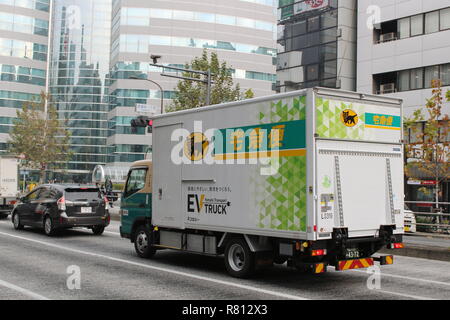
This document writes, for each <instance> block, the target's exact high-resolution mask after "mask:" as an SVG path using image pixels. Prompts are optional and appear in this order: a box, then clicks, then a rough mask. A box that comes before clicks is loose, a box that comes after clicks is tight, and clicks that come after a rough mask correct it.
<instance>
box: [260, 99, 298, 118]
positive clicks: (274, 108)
mask: <svg viewBox="0 0 450 320" xmlns="http://www.w3.org/2000/svg"><path fill="white" fill-rule="evenodd" d="M305 119H306V96H302V97H299V98H294V99H293V100H288V101H286V100H280V101H279V102H278V103H275V102H272V103H271V105H270V110H269V111H266V110H262V111H260V113H259V121H260V124H269V123H279V122H288V121H299V120H305Z"/></svg>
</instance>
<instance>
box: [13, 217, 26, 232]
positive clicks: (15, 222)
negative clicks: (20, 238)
mask: <svg viewBox="0 0 450 320" xmlns="http://www.w3.org/2000/svg"><path fill="white" fill-rule="evenodd" d="M12 221H13V225H14V229H16V230H23V229H24V225H23V224H22V223H21V222H20V216H19V214H18V213H13V216H12Z"/></svg>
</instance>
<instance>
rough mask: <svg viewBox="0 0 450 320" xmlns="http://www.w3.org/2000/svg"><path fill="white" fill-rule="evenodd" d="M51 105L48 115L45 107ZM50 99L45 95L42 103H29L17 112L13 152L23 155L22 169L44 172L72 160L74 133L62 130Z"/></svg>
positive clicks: (41, 99) (13, 133)
mask: <svg viewBox="0 0 450 320" xmlns="http://www.w3.org/2000/svg"><path fill="white" fill-rule="evenodd" d="M46 104H47V114H45V106H46ZM61 124H62V123H61V122H60V121H59V119H58V113H57V111H56V108H55V106H54V105H53V104H52V103H51V99H50V96H49V95H46V94H45V93H41V95H40V100H39V101H32V102H26V103H24V105H23V106H22V109H21V110H18V111H17V119H16V120H15V121H14V127H13V129H12V131H11V134H10V141H9V144H10V150H9V151H10V152H11V153H12V154H16V155H18V156H19V155H23V156H25V159H24V160H23V163H22V166H23V167H26V168H29V169H37V170H40V172H41V183H43V182H44V180H45V171H46V170H49V169H57V168H59V167H60V165H62V164H64V163H66V162H67V161H69V160H70V158H71V156H72V153H71V151H70V147H69V139H70V132H69V131H68V130H66V129H65V128H63V127H62V126H61Z"/></svg>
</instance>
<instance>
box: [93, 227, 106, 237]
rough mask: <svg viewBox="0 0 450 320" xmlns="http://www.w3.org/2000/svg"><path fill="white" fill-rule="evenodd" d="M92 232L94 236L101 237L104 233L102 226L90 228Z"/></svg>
mask: <svg viewBox="0 0 450 320" xmlns="http://www.w3.org/2000/svg"><path fill="white" fill-rule="evenodd" d="M92 232H93V233H94V234H95V235H96V236H101V235H102V234H103V232H105V227H103V226H95V227H93V228H92Z"/></svg>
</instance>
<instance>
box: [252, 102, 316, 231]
mask: <svg viewBox="0 0 450 320" xmlns="http://www.w3.org/2000/svg"><path fill="white" fill-rule="evenodd" d="M265 108H266V110H260V112H259V120H260V124H269V123H279V122H289V121H299V120H306V97H298V98H294V99H292V98H291V99H288V100H283V101H279V102H278V103H271V105H270V108H269V110H267V106H265ZM267 166H268V165H267ZM251 180H252V181H251V185H253V196H252V197H253V199H254V200H255V203H254V205H256V208H257V209H258V212H259V219H258V220H259V222H258V227H259V228H262V229H270V230H279V231H294V232H299V231H302V232H306V196H307V186H306V157H282V158H280V168H279V170H278V173H277V174H275V175H273V176H262V175H261V174H260V172H259V171H258V172H255V173H254V175H253V177H252V178H251Z"/></svg>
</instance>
